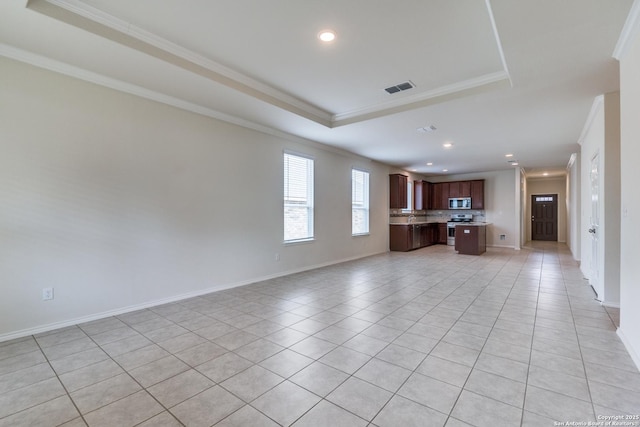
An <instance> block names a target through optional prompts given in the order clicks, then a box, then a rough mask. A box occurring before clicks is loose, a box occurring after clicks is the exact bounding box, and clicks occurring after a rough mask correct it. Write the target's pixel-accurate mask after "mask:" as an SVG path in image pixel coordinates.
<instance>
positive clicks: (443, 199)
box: [438, 182, 451, 209]
mask: <svg viewBox="0 0 640 427" xmlns="http://www.w3.org/2000/svg"><path fill="white" fill-rule="evenodd" d="M441 184H442V194H441V195H440V207H439V208H438V209H449V197H450V196H449V192H450V191H451V188H450V183H448V182H442V183H441Z"/></svg>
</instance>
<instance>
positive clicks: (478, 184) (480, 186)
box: [469, 179, 484, 209]
mask: <svg viewBox="0 0 640 427" xmlns="http://www.w3.org/2000/svg"><path fill="white" fill-rule="evenodd" d="M469 182H470V184H471V209H484V179H478V180H475V181H469Z"/></svg>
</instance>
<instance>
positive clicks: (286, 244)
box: [282, 237, 316, 246]
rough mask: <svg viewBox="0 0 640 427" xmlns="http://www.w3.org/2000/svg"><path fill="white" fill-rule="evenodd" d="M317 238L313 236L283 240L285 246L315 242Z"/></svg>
mask: <svg viewBox="0 0 640 427" xmlns="http://www.w3.org/2000/svg"><path fill="white" fill-rule="evenodd" d="M315 240H316V239H315V238H313V237H311V238H309V239H297V240H285V241H283V242H282V244H283V245H285V246H289V245H302V244H305V243H313V242H314V241H315Z"/></svg>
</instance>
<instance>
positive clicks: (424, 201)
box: [413, 181, 431, 211]
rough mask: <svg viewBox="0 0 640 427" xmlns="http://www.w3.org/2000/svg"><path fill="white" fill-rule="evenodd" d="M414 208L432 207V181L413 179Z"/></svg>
mask: <svg viewBox="0 0 640 427" xmlns="http://www.w3.org/2000/svg"><path fill="white" fill-rule="evenodd" d="M413 209H415V210H417V211H423V210H427V209H431V183H430V182H428V181H413Z"/></svg>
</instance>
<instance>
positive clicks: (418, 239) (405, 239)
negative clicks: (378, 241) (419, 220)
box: [389, 223, 446, 252]
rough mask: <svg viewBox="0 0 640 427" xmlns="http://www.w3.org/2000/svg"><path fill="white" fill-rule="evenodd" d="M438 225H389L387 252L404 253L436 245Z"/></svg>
mask: <svg viewBox="0 0 640 427" xmlns="http://www.w3.org/2000/svg"><path fill="white" fill-rule="evenodd" d="M439 225H440V224H437V223H431V224H398V225H389V250H392V251H401V252H406V251H410V250H412V249H419V248H423V247H425V246H431V245H435V244H436V243H438V238H439ZM445 225H446V224H445ZM445 232H446V230H445ZM445 239H446V237H445Z"/></svg>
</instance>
